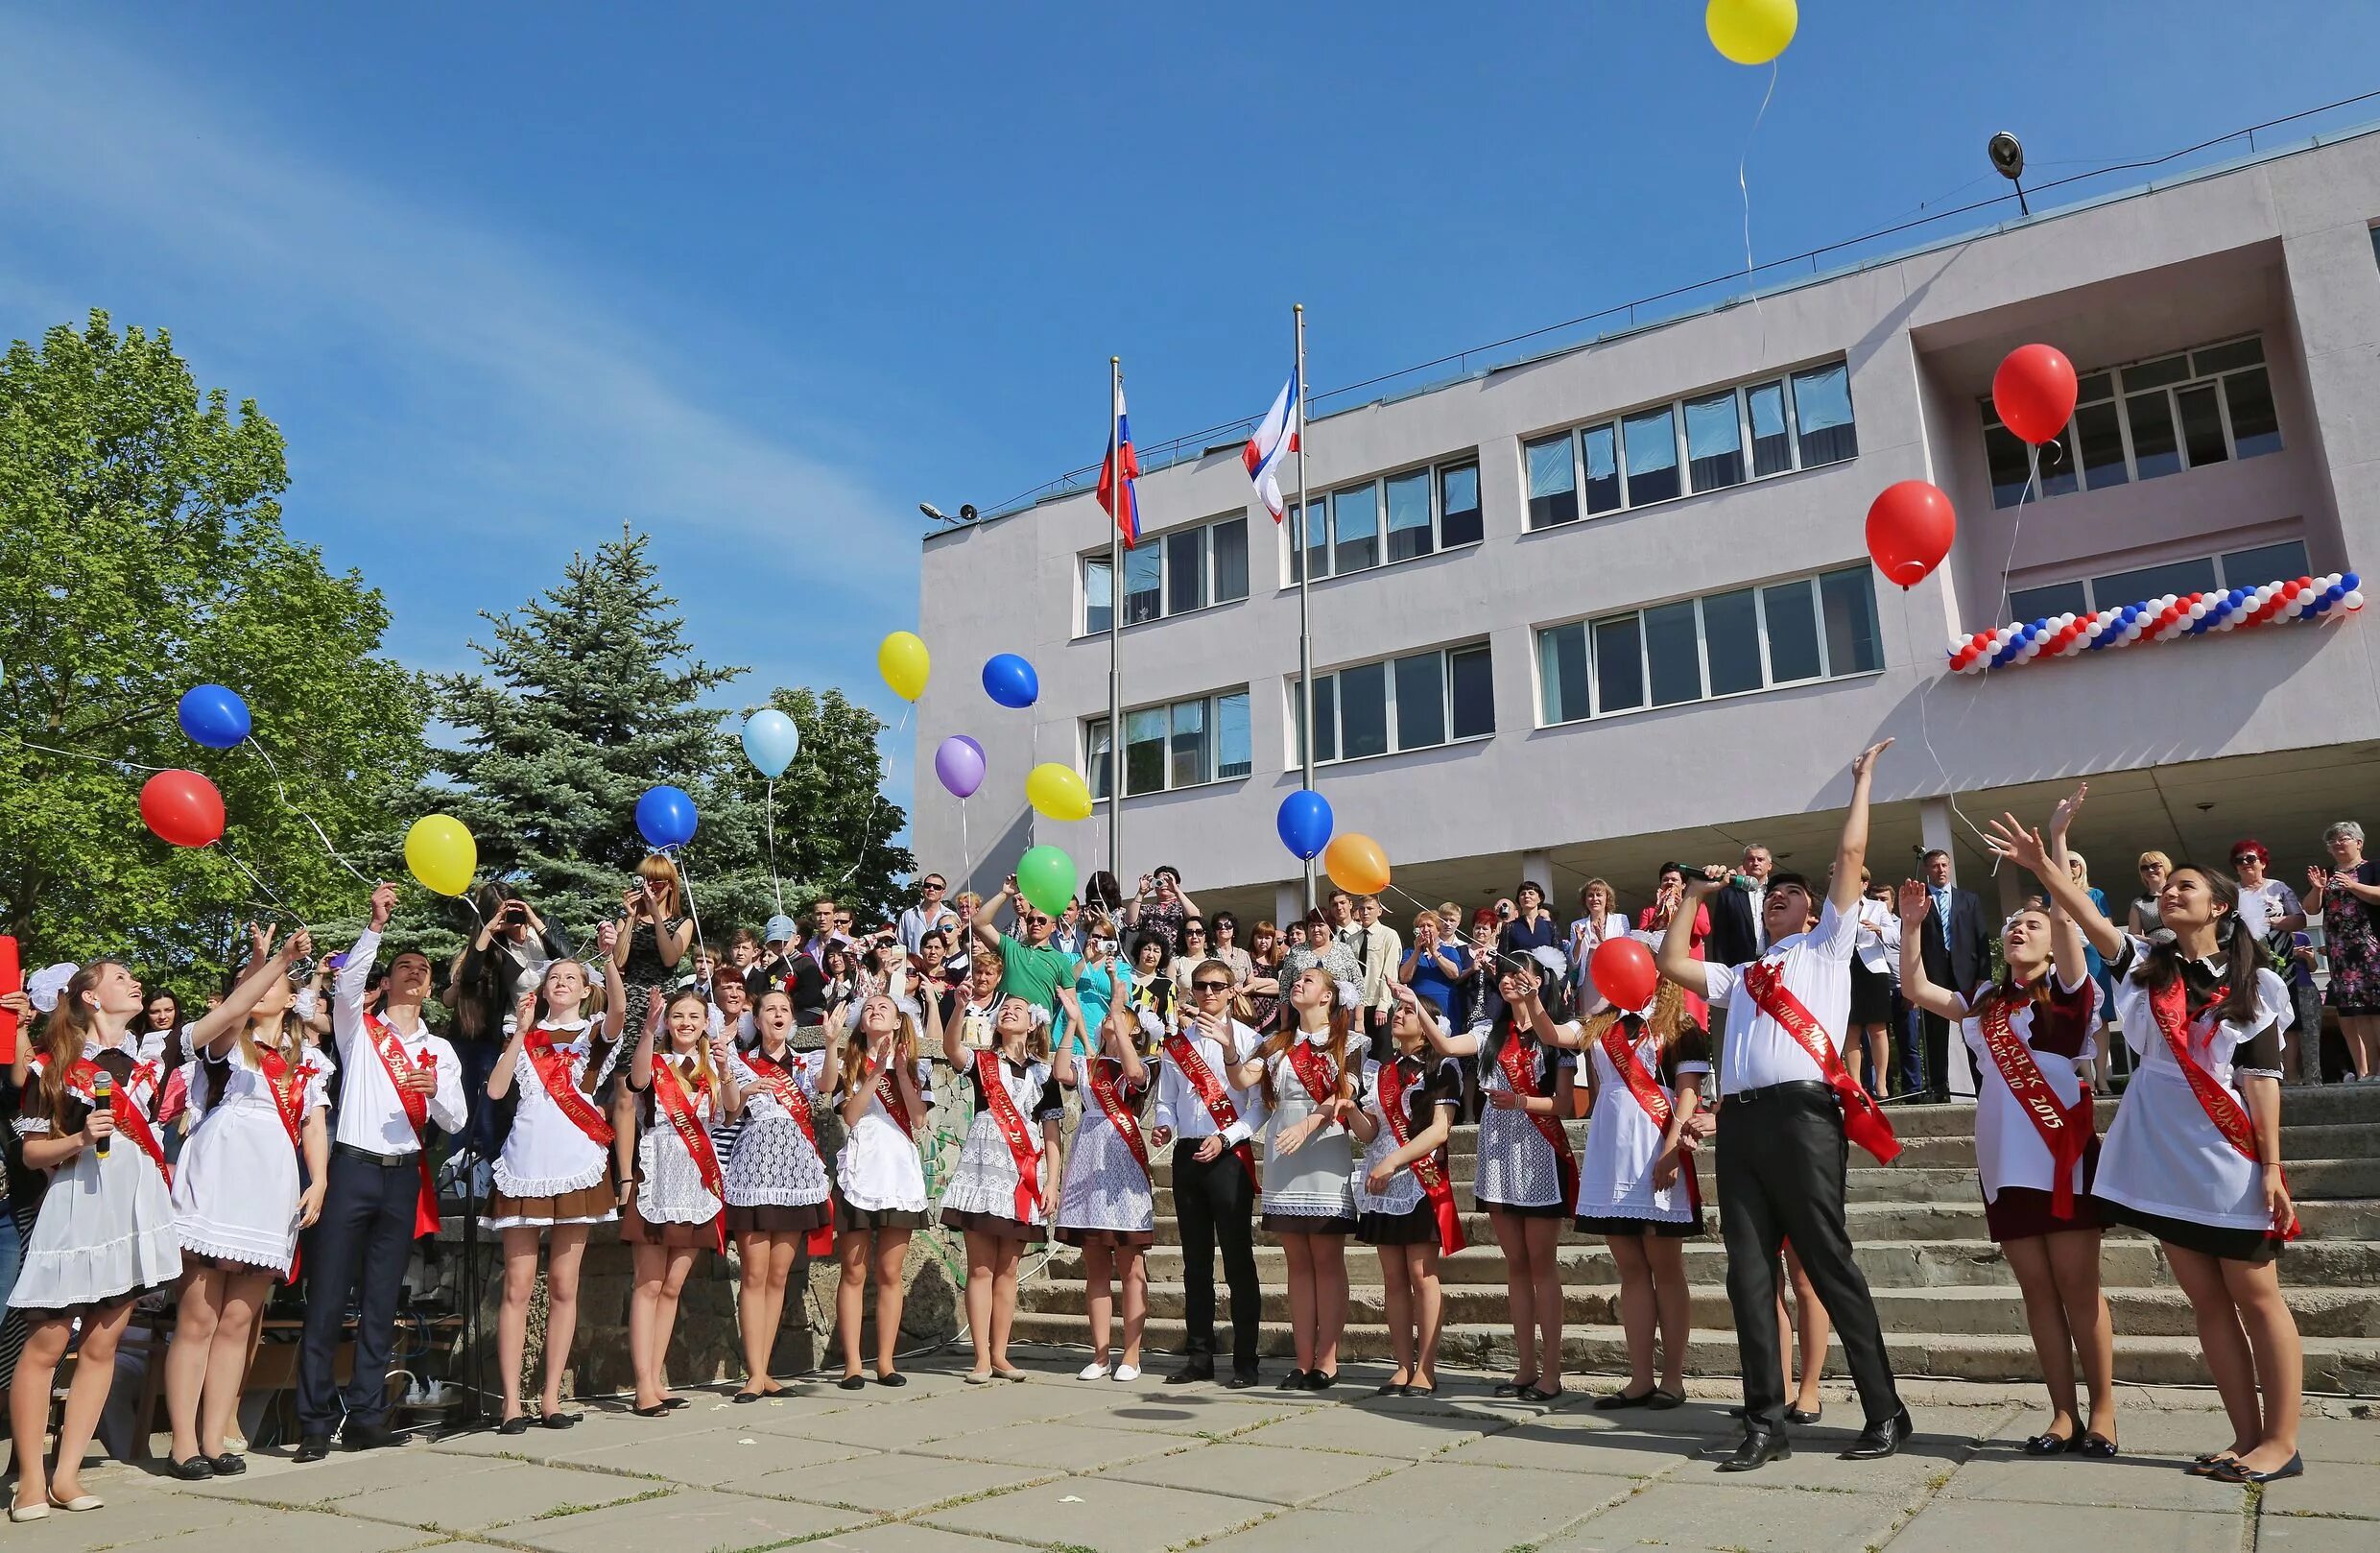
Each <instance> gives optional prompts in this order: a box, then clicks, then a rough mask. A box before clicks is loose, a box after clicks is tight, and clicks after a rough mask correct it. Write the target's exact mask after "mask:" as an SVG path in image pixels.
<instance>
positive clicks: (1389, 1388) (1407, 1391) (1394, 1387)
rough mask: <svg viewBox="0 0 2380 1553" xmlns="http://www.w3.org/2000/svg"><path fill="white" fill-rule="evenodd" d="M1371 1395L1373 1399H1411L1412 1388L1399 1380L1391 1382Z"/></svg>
mask: <svg viewBox="0 0 2380 1553" xmlns="http://www.w3.org/2000/svg"><path fill="white" fill-rule="evenodd" d="M1372 1395H1373V1396H1374V1397H1411V1396H1412V1395H1413V1388H1412V1387H1411V1386H1408V1385H1406V1384H1405V1383H1404V1382H1403V1381H1401V1380H1392V1381H1390V1382H1389V1383H1388V1384H1387V1385H1385V1386H1383V1387H1381V1388H1380V1389H1379V1390H1378V1391H1376V1392H1373V1393H1372Z"/></svg>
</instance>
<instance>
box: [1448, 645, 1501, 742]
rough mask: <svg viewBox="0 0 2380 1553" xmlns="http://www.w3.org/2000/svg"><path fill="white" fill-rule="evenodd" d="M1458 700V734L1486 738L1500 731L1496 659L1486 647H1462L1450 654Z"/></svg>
mask: <svg viewBox="0 0 2380 1553" xmlns="http://www.w3.org/2000/svg"><path fill="white" fill-rule="evenodd" d="M1446 670H1447V678H1448V679H1449V681H1451V683H1450V685H1449V689H1450V690H1451V692H1452V694H1451V696H1450V699H1451V700H1452V701H1453V702H1454V707H1455V719H1454V736H1455V737H1456V738H1458V739H1480V738H1486V737H1487V736H1488V734H1490V733H1493V732H1494V731H1495V730H1496V675H1495V659H1494V657H1493V656H1492V655H1491V654H1490V653H1489V652H1488V648H1487V647H1485V646H1479V647H1458V648H1456V649H1455V650H1454V651H1453V652H1451V653H1448V654H1447V655H1446Z"/></svg>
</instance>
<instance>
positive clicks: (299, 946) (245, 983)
mask: <svg viewBox="0 0 2380 1553" xmlns="http://www.w3.org/2000/svg"><path fill="white" fill-rule="evenodd" d="M250 935H251V937H250V944H251V946H252V953H251V955H250V961H249V968H248V974H247V975H245V976H242V977H241V978H240V982H239V985H238V986H236V987H234V988H232V989H231V992H230V995H229V996H227V997H226V998H225V999H224V1000H223V1001H222V1002H221V1003H218V1004H217V1005H215V1007H213V1008H211V1009H209V1010H207V1011H206V1013H205V1014H203V1015H200V1016H199V1017H198V1018H197V1019H194V1020H192V1021H191V1023H190V1028H189V1031H188V1035H187V1039H188V1040H189V1042H190V1048H191V1050H193V1051H203V1052H205V1053H206V1055H207V1056H209V1057H218V1058H219V1057H222V1056H223V1055H225V1053H226V1052H228V1051H229V1050H230V1049H231V1042H232V1040H233V1039H235V1038H236V1037H237V1036H238V1035H239V1033H240V1027H241V1026H242V1025H243V1024H245V1023H247V1021H248V1011H249V1010H250V1009H252V1008H254V1007H255V1006H256V1001H257V999H259V998H261V997H263V996H264V995H265V989H266V988H268V987H271V986H272V985H273V978H274V977H275V976H287V975H288V974H289V968H290V966H291V965H292V964H294V963H295V962H296V961H297V959H298V958H299V957H300V956H303V955H305V954H308V953H311V952H312V951H313V948H314V939H313V937H312V936H311V935H309V934H308V933H307V932H306V930H305V929H304V928H302V927H301V928H299V929H298V930H297V932H295V933H292V934H291V935H290V936H289V942H288V943H286V944H282V945H281V947H280V949H279V950H278V951H277V952H276V951H275V950H274V947H273V929H271V928H269V927H266V928H257V927H252V926H251V928H250Z"/></svg>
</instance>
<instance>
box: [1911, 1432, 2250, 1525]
mask: <svg viewBox="0 0 2380 1553" xmlns="http://www.w3.org/2000/svg"><path fill="white" fill-rule="evenodd" d="M1942 1493H1943V1496H1944V1497H1946V1498H1952V1499H1972V1500H1980V1501H1986V1502H1989V1503H1993V1504H2011V1503H2019V1502H2021V1503H2025V1504H2060V1505H2096V1506H2099V1507H2101V1508H2105V1509H2117V1510H2173V1511H2188V1512H2193V1513H2196V1514H2200V1515H2217V1516H2231V1517H2237V1516H2238V1515H2239V1514H2240V1511H2241V1505H2242V1501H2243V1497H2244V1491H2243V1490H2242V1489H2241V1488H2240V1486H2239V1485H2238V1484H2236V1483H2218V1482H2215V1481H2214V1480H2213V1479H2211V1478H2204V1477H2193V1476H2191V1475H2190V1474H2189V1473H2188V1472H2186V1471H2183V1470H2182V1462H2181V1461H2180V1459H2178V1458H2174V1457H2157V1456H2118V1457H2117V1458H2116V1459H2115V1460H2114V1461H2111V1462H2095V1461H2086V1460H2084V1459H2083V1457H2080V1456H2049V1457H2044V1458H2038V1459H2036V1458H2035V1457H2031V1456H2020V1455H2016V1454H2013V1453H2012V1452H2011V1451H2010V1450H2009V1449H2008V1447H2006V1446H1994V1447H1993V1448H1992V1449H1991V1450H1990V1451H1988V1452H1987V1454H1984V1455H1981V1456H1978V1457H1977V1458H1976V1459H1975V1460H1974V1461H1971V1462H1969V1463H1967V1464H1966V1465H1965V1466H1964V1467H1963V1468H1961V1469H1959V1470H1958V1472H1957V1473H1956V1474H1954V1475H1953V1476H1952V1477H1951V1479H1950V1482H1949V1483H1948V1485H1947V1486H1945V1487H1944V1488H1943V1490H1942Z"/></svg>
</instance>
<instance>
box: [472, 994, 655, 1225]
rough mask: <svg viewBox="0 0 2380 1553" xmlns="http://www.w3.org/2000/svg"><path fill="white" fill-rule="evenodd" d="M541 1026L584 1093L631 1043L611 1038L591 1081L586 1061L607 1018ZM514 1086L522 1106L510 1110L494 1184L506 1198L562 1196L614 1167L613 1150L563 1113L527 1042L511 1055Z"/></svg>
mask: <svg viewBox="0 0 2380 1553" xmlns="http://www.w3.org/2000/svg"><path fill="white" fill-rule="evenodd" d="M541 1028H543V1029H544V1031H545V1032H546V1034H547V1036H548V1037H549V1038H550V1039H553V1041H554V1049H555V1050H556V1051H558V1052H566V1053H568V1054H569V1057H570V1066H569V1069H568V1071H569V1074H570V1082H571V1084H572V1085H573V1086H575V1087H577V1088H578V1089H579V1091H580V1092H581V1093H582V1094H583V1093H586V1092H587V1091H589V1090H591V1089H594V1088H597V1087H601V1086H602V1084H603V1082H604V1078H605V1076H606V1075H607V1074H608V1073H609V1072H610V1071H611V1068H612V1066H613V1064H614V1063H618V1061H619V1060H620V1053H621V1050H622V1049H623V1047H625V1045H626V1044H627V1043H626V1042H624V1041H614V1042H612V1044H611V1047H610V1049H609V1050H608V1052H607V1054H606V1055H605V1059H604V1063H603V1065H602V1066H601V1067H600V1068H598V1069H597V1070H596V1075H595V1077H594V1079H593V1080H591V1081H590V1080H589V1079H588V1078H587V1063H589V1062H591V1061H592V1060H593V1057H594V1051H595V1045H596V1042H597V1041H598V1040H600V1039H602V1036H603V1020H601V1019H556V1020H549V1021H548V1022H547V1023H546V1024H545V1025H543V1026H542V1027H541ZM655 1060H656V1061H658V1059H655ZM512 1088H513V1090H514V1092H515V1093H517V1094H518V1095H519V1096H520V1105H519V1108H518V1109H517V1110H515V1111H513V1113H512V1131H510V1132H509V1133H507V1134H505V1136H504V1152H503V1153H502V1154H501V1155H500V1156H498V1157H497V1159H496V1166H495V1179H496V1189H497V1190H498V1191H500V1192H503V1193H504V1194H505V1195H506V1196H508V1197H559V1196H560V1195H562V1194H563V1193H564V1192H575V1191H583V1190H584V1189H585V1188H586V1187H589V1186H592V1185H595V1184H596V1183H599V1182H601V1181H602V1180H603V1179H604V1173H605V1171H606V1170H607V1169H608V1168H609V1166H610V1162H611V1150H610V1149H609V1148H608V1147H607V1146H606V1145H604V1144H601V1143H598V1142H596V1141H595V1140H594V1139H593V1138H590V1137H588V1136H587V1135H585V1134H584V1133H583V1132H581V1131H579V1126H578V1124H577V1123H576V1122H574V1121H572V1120H571V1119H570V1118H569V1117H568V1116H566V1115H564V1114H563V1113H562V1108H561V1107H560V1106H559V1105H558V1104H556V1103H555V1100H554V1097H553V1096H552V1095H550V1094H548V1093H546V1089H545V1082H544V1081H543V1080H542V1079H540V1078H538V1077H537V1069H536V1065H535V1063H531V1062H530V1060H529V1052H528V1048H527V1047H526V1045H524V1046H523V1048H522V1049H521V1050H520V1051H519V1052H518V1053H516V1054H514V1056H513V1059H512ZM589 1103H590V1104H592V1102H591V1101H590V1102H589Z"/></svg>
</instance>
